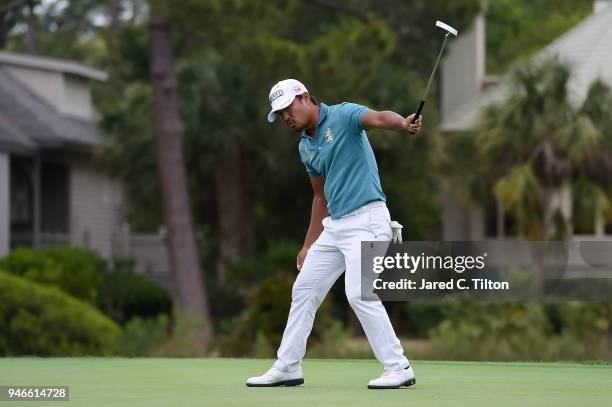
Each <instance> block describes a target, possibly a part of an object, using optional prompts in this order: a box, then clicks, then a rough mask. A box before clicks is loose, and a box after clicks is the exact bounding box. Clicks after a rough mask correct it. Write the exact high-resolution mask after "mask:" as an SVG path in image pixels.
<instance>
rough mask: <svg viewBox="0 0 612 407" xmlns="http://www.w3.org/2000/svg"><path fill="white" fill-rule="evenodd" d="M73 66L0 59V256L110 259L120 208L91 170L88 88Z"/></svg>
mask: <svg viewBox="0 0 612 407" xmlns="http://www.w3.org/2000/svg"><path fill="white" fill-rule="evenodd" d="M106 78H107V74H106V73H104V72H102V71H99V70H95V69H92V68H89V67H87V66H84V65H81V64H79V63H75V62H71V61H63V60H56V59H50V58H43V57H39V56H32V55H22V54H15V53H9V52H0V256H2V255H4V254H6V253H7V252H8V251H9V250H10V249H11V248H14V247H17V246H23V245H25V246H33V247H41V246H44V245H48V244H72V245H77V246H83V247H87V248H91V249H94V250H96V251H97V252H98V253H100V254H101V255H102V256H103V257H105V258H107V259H108V258H111V257H112V256H113V255H114V254H115V253H116V251H117V250H118V249H117V247H118V245H120V241H119V240H120V237H121V235H120V232H121V229H122V225H123V224H124V222H125V204H124V197H123V192H122V187H121V184H120V182H118V181H117V180H115V179H113V178H111V177H110V176H108V175H106V174H104V173H103V172H102V171H101V170H100V169H98V168H97V167H96V166H95V164H94V163H93V160H92V158H93V153H94V151H95V148H96V146H98V145H99V143H100V138H99V136H98V134H97V128H96V111H95V109H94V107H93V104H92V97H91V89H90V83H91V81H104V80H106Z"/></svg>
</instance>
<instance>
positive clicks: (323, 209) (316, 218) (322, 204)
mask: <svg viewBox="0 0 612 407" xmlns="http://www.w3.org/2000/svg"><path fill="white" fill-rule="evenodd" d="M310 183H311V184H312V190H313V192H314V197H313V199H312V209H311V212H310V225H309V226H308V232H306V238H305V239H304V246H303V247H302V250H300V253H299V254H298V257H297V264H296V265H297V269H298V270H301V269H302V264H304V259H305V258H306V253H308V249H310V246H312V244H313V243H314V242H315V241H316V240H317V238H318V237H319V235H320V234H321V232H323V218H325V217H326V216H328V215H329V213H328V211H327V200H326V199H325V194H324V193H323V191H324V184H325V180H324V179H323V177H311V178H310Z"/></svg>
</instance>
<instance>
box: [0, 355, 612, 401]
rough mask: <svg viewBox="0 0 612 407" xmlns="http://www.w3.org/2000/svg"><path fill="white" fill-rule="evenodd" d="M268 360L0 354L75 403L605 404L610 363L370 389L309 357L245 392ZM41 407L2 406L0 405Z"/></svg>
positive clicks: (420, 370)
mask: <svg viewBox="0 0 612 407" xmlns="http://www.w3.org/2000/svg"><path fill="white" fill-rule="evenodd" d="M271 363H272V361H271V360H265V359H165V358H164V359H157V358H156V359H152V358H151V359H146V358H134V359H128V358H2V359H0V385H69V386H70V401H68V402H55V403H54V404H53V405H54V406H55V405H61V404H68V405H70V406H73V407H76V406H87V407H95V406H104V407H108V406H113V407H117V406H134V407H136V406H143V407H144V406H146V407H155V406H164V407H167V406H181V407H188V406H198V407H200V406H224V407H228V406H266V407H270V406H288V407H289V406H290V407H298V406H308V407H315V406H351V407H354V406H369V407H380V406H400V405H409V406H419V407H421V406H453V407H457V406H469V407H476V406H497V407H499V406H512V407H517V406H521V407H525V406H555V407H560V406H580V407H587V406H598V407H599V406H609V405H612V366H611V365H583V364H565V363H558V364H549V363H460V362H418V361H416V362H414V363H413V367H414V369H415V372H416V377H417V384H416V386H414V387H411V388H403V389H401V390H368V389H367V388H366V385H367V382H368V380H369V379H371V378H373V377H375V376H377V375H378V374H380V373H381V368H380V365H379V364H378V363H377V362H375V361H367V360H321V359H314V360H313V359H306V360H305V361H304V362H303V365H302V366H303V368H304V374H305V384H304V385H303V386H298V387H290V388H287V387H277V388H249V387H246V386H245V384H244V381H245V379H246V378H247V377H248V376H252V375H259V374H261V373H263V372H264V371H265V370H266V369H267V368H269V367H270V365H271ZM29 405H31V406H40V405H41V404H40V403H39V402H24V401H21V402H6V401H4V402H2V401H0V406H1V407H4V406H18V407H25V406H29Z"/></svg>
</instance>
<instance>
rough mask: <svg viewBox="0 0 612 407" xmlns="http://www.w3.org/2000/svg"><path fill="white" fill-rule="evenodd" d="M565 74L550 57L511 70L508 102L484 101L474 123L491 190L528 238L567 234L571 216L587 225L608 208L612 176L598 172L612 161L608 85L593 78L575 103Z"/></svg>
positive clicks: (565, 71)
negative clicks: (485, 105) (578, 105)
mask: <svg viewBox="0 0 612 407" xmlns="http://www.w3.org/2000/svg"><path fill="white" fill-rule="evenodd" d="M570 75H571V72H570V69H569V68H568V67H567V66H566V65H564V64H563V63H560V62H559V61H557V60H554V59H553V60H550V61H547V62H545V63H543V64H541V65H539V66H535V67H533V66H527V67H523V68H521V69H519V70H517V71H516V72H515V74H514V75H513V76H512V86H511V87H510V89H511V92H510V94H509V96H508V98H507V99H506V101H505V102H504V103H501V104H495V105H492V106H490V107H489V108H488V109H487V110H486V111H485V112H484V115H483V116H482V119H481V121H480V123H479V124H478V125H477V127H476V130H475V133H476V134H475V141H476V148H477V151H478V153H479V155H480V157H481V159H482V162H483V163H484V167H485V169H486V171H487V172H488V173H489V174H490V181H491V182H492V184H493V191H494V194H495V196H496V197H497V199H498V200H499V201H500V202H501V204H502V205H503V207H504V208H505V209H506V210H507V211H508V212H509V213H511V214H512V215H514V217H515V218H516V220H517V225H518V231H519V234H520V235H522V236H526V237H530V238H533V239H550V238H560V237H565V236H568V235H571V234H572V230H573V223H574V221H573V215H579V217H580V218H582V219H583V218H584V217H585V215H586V216H590V219H591V224H593V221H594V219H595V216H596V215H598V214H599V215H604V214H605V212H607V211H609V197H610V194H609V188H610V185H611V181H612V180H611V179H610V178H609V177H605V176H602V174H603V173H604V172H603V171H607V172H608V173H609V168H610V164H611V163H612V160H611V157H612V156H611V152H612V149H611V146H612V143H611V142H610V140H611V138H612V127H611V126H610V123H609V119H607V118H608V117H610V114H611V113H612V104H610V103H609V98H610V89H609V88H608V87H607V86H605V85H604V84H603V83H600V82H597V83H595V84H593V85H592V87H591V90H590V91H589V93H588V96H587V99H586V101H585V102H584V104H583V106H582V107H581V108H578V109H577V108H574V107H573V106H572V104H571V103H570V101H569V99H568V90H567V89H568V86H567V85H568V81H569V79H570ZM606 100H607V105H606V104H605V103H603V104H602V101H604V102H605V101H606ZM598 109H599V110H598ZM572 192H574V193H573V196H574V199H572ZM572 203H574V205H572ZM585 212H590V213H585Z"/></svg>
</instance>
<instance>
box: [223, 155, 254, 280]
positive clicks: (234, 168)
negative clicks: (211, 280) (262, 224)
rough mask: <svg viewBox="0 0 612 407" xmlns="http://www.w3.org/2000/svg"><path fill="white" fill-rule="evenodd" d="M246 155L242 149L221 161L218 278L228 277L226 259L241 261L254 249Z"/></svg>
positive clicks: (224, 278) (225, 278)
mask: <svg viewBox="0 0 612 407" xmlns="http://www.w3.org/2000/svg"><path fill="white" fill-rule="evenodd" d="M246 159H247V157H246V154H245V153H244V152H243V151H241V152H240V153H238V154H235V155H232V156H226V157H222V158H220V159H219V160H217V163H216V167H215V189H216V192H217V205H218V208H219V209H218V219H219V230H220V242H219V251H220V256H219V257H220V259H219V263H218V265H217V279H218V281H219V283H220V284H224V283H225V282H226V280H227V266H226V262H227V261H228V260H229V261H236V260H241V259H244V258H246V257H249V256H251V255H252V254H253V252H254V241H255V236H254V227H253V216H252V211H251V204H250V203H251V199H250V193H249V182H248V180H247V176H248V173H247V171H245V167H246V165H244V164H245V160H246Z"/></svg>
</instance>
